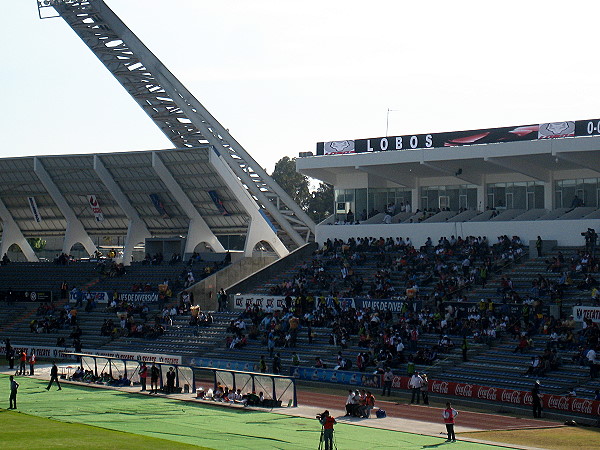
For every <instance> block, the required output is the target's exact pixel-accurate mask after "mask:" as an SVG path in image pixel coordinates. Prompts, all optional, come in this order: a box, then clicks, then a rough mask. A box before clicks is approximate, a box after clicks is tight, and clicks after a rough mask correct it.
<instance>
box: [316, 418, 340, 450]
mask: <svg viewBox="0 0 600 450" xmlns="http://www.w3.org/2000/svg"><path fill="white" fill-rule="evenodd" d="M319 422H321V425H323V432H322V435H321V436H322V439H323V442H324V443H325V450H333V426H334V425H335V424H336V423H337V422H336V421H335V419H334V418H333V417H331V416H330V415H329V411H328V410H325V411H324V412H323V414H321V417H320V418H319Z"/></svg>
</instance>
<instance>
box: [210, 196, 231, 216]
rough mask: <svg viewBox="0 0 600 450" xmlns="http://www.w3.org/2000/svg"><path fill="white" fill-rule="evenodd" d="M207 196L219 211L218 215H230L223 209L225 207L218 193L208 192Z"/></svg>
mask: <svg viewBox="0 0 600 450" xmlns="http://www.w3.org/2000/svg"><path fill="white" fill-rule="evenodd" d="M208 195H210V198H211V199H212V201H213V203H214V204H215V206H216V207H217V209H218V210H219V214H221V215H222V216H229V215H230V214H229V211H227V208H225V205H224V204H223V200H221V198H220V197H219V193H218V192H217V191H208Z"/></svg>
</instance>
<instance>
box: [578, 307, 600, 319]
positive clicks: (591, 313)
mask: <svg viewBox="0 0 600 450" xmlns="http://www.w3.org/2000/svg"><path fill="white" fill-rule="evenodd" d="M573 318H574V319H575V322H583V319H592V321H593V322H596V323H600V307H598V306H573Z"/></svg>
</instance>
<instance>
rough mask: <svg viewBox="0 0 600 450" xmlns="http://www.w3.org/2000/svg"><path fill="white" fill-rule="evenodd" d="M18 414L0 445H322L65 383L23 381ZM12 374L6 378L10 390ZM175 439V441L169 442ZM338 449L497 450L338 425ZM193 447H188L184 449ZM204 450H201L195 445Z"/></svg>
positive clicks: (256, 416) (257, 419)
mask: <svg viewBox="0 0 600 450" xmlns="http://www.w3.org/2000/svg"><path fill="white" fill-rule="evenodd" d="M18 382H19V383H20V385H21V387H20V388H19V396H18V408H19V409H18V412H12V411H7V410H1V416H0V417H2V424H3V426H2V427H1V429H0V443H1V444H0V447H1V448H3V449H5V448H29V449H32V448H61V447H65V448H66V447H71V448H74V447H75V446H81V445H84V446H85V448H127V449H133V448H184V447H186V448H189V445H194V446H200V447H205V448H211V449H310V448H314V449H316V448H318V446H319V436H320V431H321V427H320V424H319V423H318V421H317V420H310V419H303V418H298V417H292V416H284V415H279V414H273V413H269V412H262V411H261V412H255V411H248V410H239V409H233V408H223V407H218V406H210V405H209V406H207V405H203V404H197V403H189V402H181V401H177V400H170V399H167V398H163V397H160V396H157V397H153V396H146V395H139V394H129V393H125V392H119V391H114V390H107V389H94V388H91V387H85V386H73V385H63V389H62V391H57V390H56V388H55V387H53V388H52V389H51V390H50V391H46V390H45V388H44V387H45V383H44V382H43V381H40V380H36V379H30V378H23V377H21V378H18ZM8 384H9V383H8V377H7V376H6V375H0V386H4V387H5V389H4V392H5V393H6V400H5V401H6V407H8ZM167 441H169V442H167ZM336 441H337V447H338V448H339V449H370V448H378V449H386V448H394V449H397V448H409V449H410V448H415V449H416V448H435V447H438V446H445V445H451V446H452V448H457V449H458V448H460V449H476V448H492V447H493V446H489V445H483V444H475V443H466V442H458V443H455V444H445V443H444V439H443V438H441V437H440V438H437V437H430V436H421V435H417V434H411V433H402V432H397V431H388V430H378V429H373V428H367V427H361V426H357V425H350V424H338V425H337V426H336ZM186 444H187V445H186ZM196 448H198V447H196Z"/></svg>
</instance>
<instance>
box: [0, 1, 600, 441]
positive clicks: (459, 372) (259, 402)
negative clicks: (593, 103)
mask: <svg viewBox="0 0 600 450" xmlns="http://www.w3.org/2000/svg"><path fill="white" fill-rule="evenodd" d="M38 8H39V11H40V17H57V18H58V17H60V18H62V19H64V21H65V23H66V24H67V25H68V26H69V27H70V28H71V29H72V30H73V31H74V32H75V33H76V34H77V35H78V36H79V37H80V38H81V40H82V41H83V43H84V44H85V45H86V46H87V47H88V48H89V49H90V50H91V51H92V52H93V54H94V55H95V56H97V57H98V59H99V60H100V61H101V63H102V64H103V65H104V66H105V67H106V69H107V70H108V71H109V72H110V73H111V74H112V75H113V76H114V78H115V79H116V80H117V81H118V82H119V83H120V84H121V86H122V87H123V88H124V89H125V90H126V92H127V93H129V94H130V96H131V97H132V99H134V100H135V101H136V102H137V104H138V105H139V106H140V107H141V108H142V109H143V110H144V112H146V114H147V115H148V116H149V117H150V119H151V120H152V121H153V122H154V123H155V124H156V125H157V126H158V127H159V128H160V130H161V131H163V133H164V134H165V136H167V138H168V139H169V140H170V141H171V142H172V144H173V148H170V149H165V150H152V151H137V152H118V153H103V154H74V155H39V156H31V157H10V158H2V159H0V219H1V222H2V239H1V241H0V254H2V255H3V259H2V264H1V265H0V279H1V280H2V284H3V288H2V292H1V293H0V315H1V317H0V331H1V333H0V337H1V338H2V344H1V348H0V351H1V352H2V353H3V354H5V355H6V363H5V364H3V367H2V368H3V371H2V374H1V375H0V377H1V378H2V379H3V385H4V386H6V387H8V386H9V382H8V380H9V376H14V379H15V380H16V381H17V383H18V384H19V390H18V394H16V395H17V402H18V403H17V411H8V410H0V411H1V412H2V414H3V419H4V423H5V424H7V426H6V427H5V428H6V430H11V431H10V432H9V431H5V432H2V433H0V435H1V436H2V441H3V447H4V448H19V447H22V446H23V445H24V443H25V442H24V440H23V435H24V434H30V433H31V429H32V428H33V427H35V429H36V430H43V432H40V433H36V434H38V436H35V437H32V438H31V440H30V441H29V444H30V446H32V447H34V448H37V447H44V448H58V447H61V446H64V445H65V444H67V445H81V444H82V443H83V442H85V445H86V446H88V447H90V448H125V447H133V448H138V447H142V446H149V445H163V446H166V447H168V448H171V447H173V448H178V447H180V446H181V447H190V446H195V447H200V448H261V449H262V448H326V445H325V444H326V442H325V440H324V430H323V428H322V425H323V424H324V421H322V420H319V421H317V420H316V419H315V417H316V416H317V415H319V416H321V414H322V412H323V411H324V410H329V411H331V414H332V416H334V417H335V418H336V420H337V424H336V427H335V430H336V431H335V446H336V448H337V447H339V448H357V449H358V448H374V447H375V446H377V447H381V448H426V447H437V446H438V445H442V444H444V441H446V427H445V424H450V423H451V422H449V421H446V422H445V421H444V419H442V412H444V409H445V408H446V406H445V405H446V402H451V403H452V405H453V406H454V407H455V408H456V409H458V410H459V412H460V415H459V416H458V418H457V420H456V432H457V437H458V441H459V443H458V446H459V447H460V448H471V447H472V448H478V447H483V446H486V447H490V446H493V447H504V448H506V447H508V448H568V447H569V448H573V447H574V448H594V447H596V446H597V444H593V442H595V441H596V442H597V436H598V435H597V425H598V422H597V420H598V416H600V394H599V390H600V381H598V380H599V376H600V360H598V359H597V357H596V351H597V350H598V345H599V343H598V337H599V335H600V333H599V331H598V323H599V322H600V291H598V288H599V286H598V281H597V277H598V272H599V268H600V264H599V260H598V256H597V250H596V246H597V234H596V231H597V230H598V229H599V227H600V222H599V219H600V205H599V203H600V172H599V171H598V167H597V161H598V160H599V156H600V120H599V119H590V120H572V121H566V122H557V123H540V124H529V125H519V126H510V127H502V128H488V129H479V130H468V131H454V132H446V133H430V134H415V135H403V136H383V137H381V136H380V137H373V138H355V137H348V139H347V140H335V141H333V140H332V141H327V142H319V143H317V144H316V149H315V151H314V152H302V153H301V154H300V155H299V157H298V158H297V159H296V167H297V171H298V172H299V173H300V174H302V175H305V176H307V177H311V178H313V179H315V180H319V181H321V182H324V183H327V184H329V185H332V186H333V190H334V197H335V198H334V204H333V205H332V210H333V214H331V215H330V216H329V217H328V218H327V219H325V220H324V221H322V222H321V223H318V224H315V223H314V222H313V220H311V218H310V217H309V216H308V215H307V213H306V212H305V211H304V210H303V209H302V208H301V207H300V206H299V205H298V204H296V203H295V202H294V201H293V200H292V198H291V196H290V195H289V194H288V193H286V192H285V190H284V189H282V188H281V187H280V186H279V185H278V184H277V183H276V182H275V181H274V180H273V178H272V177H271V176H269V175H268V174H267V172H266V171H265V170H264V169H263V168H262V167H261V166H260V165H259V164H258V163H257V162H256V161H255V160H254V159H253V158H252V156H251V155H250V154H249V153H248V152H247V151H246V150H245V149H244V148H243V146H242V145H241V144H240V143H239V142H237V141H236V140H235V139H234V138H233V136H231V135H230V133H229V131H228V130H227V129H226V128H225V127H224V126H222V125H221V124H220V123H219V122H218V121H217V119H215V118H214V117H213V116H212V115H211V114H210V113H209V112H208V110H206V108H205V107H204V106H203V105H202V104H201V103H200V102H199V101H198V100H197V99H196V98H195V97H194V96H193V95H192V94H191V93H190V92H189V91H188V90H187V89H186V87H185V86H184V85H183V84H182V83H181V82H180V81H179V80H178V79H177V78H176V77H175V75H173V74H172V73H171V72H170V71H169V70H168V69H167V68H166V67H165V66H164V65H163V64H162V62H161V61H160V60H159V59H158V58H156V56H154V54H153V53H152V52H151V51H150V50H149V49H148V48H147V47H146V46H145V45H144V44H143V43H142V42H141V40H140V39H139V38H138V37H137V36H136V35H135V34H134V33H133V32H132V31H131V30H130V29H129V28H128V27H127V25H125V24H124V23H123V21H122V20H121V19H120V18H119V17H118V16H117V15H116V14H115V13H114V12H113V11H112V10H111V9H110V8H109V7H108V6H107V5H106V4H105V3H104V2H103V1H102V0H86V1H75V0H50V1H44V2H38ZM33 355H35V356H33ZM32 357H33V361H32ZM54 362H56V364H57V369H52V368H51V366H52V364H53V363H54ZM52 370H57V373H56V374H53V373H52ZM53 376H55V378H56V380H55V381H60V383H61V384H59V388H60V392H58V391H57V390H55V389H54V387H53V386H52V384H53V383H52V382H51V383H50V384H49V385H48V386H47V389H46V390H44V388H45V387H46V383H48V380H50V379H51V378H52V377H53ZM146 378H149V379H150V380H149V383H148V386H146ZM6 387H5V389H6ZM147 387H149V388H147ZM46 391H48V392H46ZM368 391H370V392H372V393H373V394H374V395H375V397H376V399H375V400H374V404H371V403H369V400H368V396H367V395H366V393H367V392H368ZM386 391H387V398H386V396H385V392H386ZM15 392H16V391H15ZM11 402H12V399H11ZM421 402H422V403H421ZM11 406H12V404H11ZM532 409H533V414H532ZM446 411H447V409H446ZM444 418H446V419H447V417H446V416H444ZM450 419H452V421H453V417H452V414H451V416H450ZM565 422H568V423H570V424H578V425H580V426H578V427H569V426H564V425H563V424H565ZM28 439H29V438H28ZM448 440H452V439H451V438H450V435H448ZM107 442H110V443H111V444H107ZM4 444H6V446H4Z"/></svg>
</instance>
